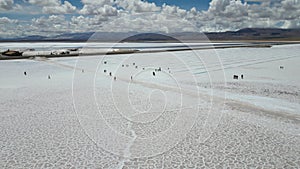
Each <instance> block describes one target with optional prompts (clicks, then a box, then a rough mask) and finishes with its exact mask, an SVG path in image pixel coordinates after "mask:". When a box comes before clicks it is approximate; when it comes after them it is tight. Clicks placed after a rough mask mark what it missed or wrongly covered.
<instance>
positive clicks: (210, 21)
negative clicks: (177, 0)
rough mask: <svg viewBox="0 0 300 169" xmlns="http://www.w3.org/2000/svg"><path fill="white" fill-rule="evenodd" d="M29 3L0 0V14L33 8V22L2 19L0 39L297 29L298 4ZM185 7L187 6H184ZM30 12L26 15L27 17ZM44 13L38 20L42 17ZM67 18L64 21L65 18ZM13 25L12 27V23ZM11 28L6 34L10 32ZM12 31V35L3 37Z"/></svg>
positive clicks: (223, 0)
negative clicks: (200, 7) (201, 6)
mask: <svg viewBox="0 0 300 169" xmlns="http://www.w3.org/2000/svg"><path fill="white" fill-rule="evenodd" d="M71 2H73V1H60V0H47V1H44V0H27V1H24V2H23V3H24V4H25V5H24V4H22V7H23V11H22V8H21V7H20V4H18V3H16V2H14V1H13V0H0V12H1V14H2V16H3V14H4V13H14V12H15V11H16V10H15V9H17V8H18V12H19V13H20V12H21V13H22V12H23V13H26V11H25V10H24V9H28V8H30V7H31V8H33V7H35V8H36V11H37V13H35V14H33V15H32V19H31V20H28V19H27V20H26V19H22V17H20V18H18V19H17V20H15V19H14V20H15V21H14V22H9V21H7V20H11V19H10V18H9V16H8V15H7V16H5V15H4V16H5V18H4V17H2V19H0V21H1V23H2V24H1V25H2V27H1V30H0V31H1V32H0V36H1V37H12V36H26V35H43V36H47V35H55V34H59V33H64V32H65V33H72V32H91V31H102V32H128V31H135V32H186V31H196V32H209V31H228V30H238V29H242V28H247V27H273V28H300V19H299V16H300V1H298V0H281V1H279V0H245V1H241V0H211V2H210V3H209V8H208V9H207V10H197V9H196V8H195V7H194V8H191V9H183V8H181V7H179V6H175V5H167V4H163V5H161V6H158V5H156V4H155V3H153V2H152V3H150V2H147V1H142V0H81V2H80V3H81V4H82V5H81V6H78V5H77V6H76V4H72V3H71ZM187 3H188V2H187ZM27 14H29V12H28V13H27ZM41 15H42V16H41ZM67 15H68V17H66V16H67ZM14 24H15V25H17V26H15V27H13V26H12V25H14ZM8 30H9V31H8ZM6 32H14V34H11V33H6Z"/></svg>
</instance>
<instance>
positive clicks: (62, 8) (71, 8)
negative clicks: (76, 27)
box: [43, 1, 76, 14]
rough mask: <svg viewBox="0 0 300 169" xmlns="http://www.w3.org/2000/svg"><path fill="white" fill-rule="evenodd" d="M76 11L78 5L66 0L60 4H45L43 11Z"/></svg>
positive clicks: (63, 12) (48, 12)
mask: <svg viewBox="0 0 300 169" xmlns="http://www.w3.org/2000/svg"><path fill="white" fill-rule="evenodd" d="M75 11H76V7H75V6H73V5H72V4H71V3H70V2H68V1H64V3H63V4H60V5H59V6H44V7H43V12H44V13H47V14H68V13H73V12H75Z"/></svg>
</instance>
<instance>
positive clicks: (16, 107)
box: [0, 46, 300, 168]
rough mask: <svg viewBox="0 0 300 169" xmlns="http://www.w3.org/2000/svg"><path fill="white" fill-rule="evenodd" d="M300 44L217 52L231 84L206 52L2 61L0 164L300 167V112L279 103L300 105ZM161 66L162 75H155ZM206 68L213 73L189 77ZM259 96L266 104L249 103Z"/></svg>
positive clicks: (19, 166) (14, 166)
mask: <svg viewBox="0 0 300 169" xmlns="http://www.w3.org/2000/svg"><path fill="white" fill-rule="evenodd" d="M291 49H293V50H291ZM257 50H259V51H260V52H254V51H257ZM298 50H299V48H298V47H297V46H296V47H295V46H287V47H276V48H274V49H226V50H217V53H218V54H219V56H220V59H221V60H222V63H223V66H224V70H225V71H224V72H223V75H225V78H226V81H227V82H226V83H225V84H226V85H224V82H220V81H221V80H220V79H221V78H222V73H219V71H218V69H219V66H218V65H219V64H218V62H217V61H216V60H213V59H212V60H209V59H207V60H205V58H204V57H206V56H207V58H209V57H208V56H209V55H210V54H212V53H210V52H209V51H197V52H196V53H197V54H198V55H200V56H201V57H203V58H202V59H203V60H204V61H205V62H201V61H199V60H198V59H195V58H193V57H191V56H192V55H191V53H189V52H173V53H171V54H170V55H168V54H145V55H144V56H139V57H141V59H138V56H131V57H128V56H125V55H118V56H113V57H104V60H106V61H107V62H108V63H107V64H106V65H104V64H103V63H102V61H103V58H102V57H101V56H98V57H89V58H80V59H79V60H77V61H76V58H75V59H74V58H61V59H60V58H58V59H52V60H50V61H51V62H49V61H23V60H22V61H21V60H20V61H8V62H7V61H1V62H0V65H1V66H0V70H1V73H0V79H1V84H0V90H1V96H0V128H1V130H0V168H72V167H75V168H84V167H87V168H225V167H226V168H227V167H229V168H251V167H253V168H255V167H262V168H299V167H300V162H299V161H300V159H299V158H300V135H299V134H300V125H299V119H298V116H297V114H292V115H291V114H289V113H288V112H285V111H284V109H283V110H280V111H279V112H278V111H276V108H275V106H279V107H283V108H288V105H286V104H285V103H286V102H287V103H289V104H293V105H299V104H300V101H299V97H297V95H298V93H299V90H300V87H299V85H298V84H299V83H298V82H299V78H297V77H296V76H294V75H292V73H293V72H295V70H298V69H299V68H298V67H297V65H298V63H299V59H298V57H296V56H297V55H296V54H297V52H299V51H298ZM287 51H288V52H287ZM172 56H173V57H176V58H178V60H179V59H185V61H186V62H185V63H188V64H182V62H179V61H180V60H179V61H178V60H177V61H176V60H170V57H172ZM289 56H295V57H293V58H289V59H284V58H286V57H289ZM124 57H125V58H127V57H128V59H123V58H124ZM162 57H164V58H162ZM278 58H279V59H280V58H283V59H284V60H274V59H278ZM203 60H202V61H203ZM271 60H273V61H272V62H271ZM133 61H135V62H136V64H137V65H138V66H139V67H138V69H136V68H135V67H134V66H133V65H132V62H133ZM76 63H77V67H76V68H77V69H74V68H73V67H74V66H75V64H76ZM122 63H123V64H125V65H126V64H131V65H130V66H129V67H128V68H126V67H122ZM204 63H205V64H204ZM282 64H284V66H285V69H284V70H279V65H282ZM159 66H161V67H162V68H163V69H164V70H165V71H166V72H165V73H163V72H157V75H156V76H155V77H153V76H152V74H151V73H152V71H153V68H156V67H159ZM143 67H145V68H149V69H146V70H144V71H143V69H142V68H143ZM168 67H170V69H171V71H172V73H171V75H169V74H168V72H167V68H168ZM201 67H202V68H204V67H206V70H210V71H211V72H210V74H209V75H208V74H207V73H203V74H198V75H195V76H192V75H194V74H197V72H198V69H199V68H201ZM82 69H84V70H85V71H84V72H81V70H82ZM103 69H107V70H108V71H112V72H113V75H116V76H117V80H116V81H114V80H113V78H112V77H109V76H108V73H104V72H103ZM24 70H26V71H27V72H28V75H27V76H26V77H25V76H24V75H23V71H24ZM187 70H189V71H187ZM139 71H140V72H142V73H137V74H136V72H139ZM95 72H96V73H95ZM186 72H189V73H186ZM190 72H192V73H190ZM214 72H215V73H214ZM224 73H225V74H224ZM241 73H243V74H245V79H243V80H241V79H239V80H233V79H232V75H233V74H241ZM48 74H50V75H51V77H52V78H51V79H50V80H49V79H47V75H48ZM130 75H134V79H133V81H131V80H130ZM208 77H211V79H208ZM264 77H269V78H264ZM193 78H195V79H196V81H194V80H191V79H193ZM174 79H175V80H174ZM210 81H212V83H210ZM195 84H197V85H195ZM178 85H179V86H180V87H181V88H180V89H181V90H177V88H176V86H178ZM196 86H198V87H199V88H200V89H199V94H197V92H195V90H197V87H196ZM222 91H223V93H222ZM224 93H225V94H224ZM226 93H228V94H227V96H228V97H226ZM223 95H224V96H223ZM239 96H240V97H239ZM247 96H250V97H247ZM261 97H263V98H266V99H267V100H268V101H265V102H260V101H258V100H257V99H254V101H256V102H258V103H260V104H262V105H265V106H257V105H256V104H254V103H252V102H251V99H252V98H259V99H260V98H261ZM249 98H251V99H250V100H248V99H249ZM272 99H276V100H283V101H282V102H280V101H278V102H276V103H275V102H273V101H272ZM181 104H182V105H181ZM272 104H274V106H273V107H272ZM296 111H297V108H296ZM299 111H300V110H298V112H299ZM208 113H209V114H208ZM195 114H196V115H197V116H196V118H194V116H193V115H195ZM176 117H181V118H179V119H177V118H176ZM181 119H184V120H187V122H190V123H192V124H193V125H191V126H186V127H187V128H188V129H189V130H184V129H185V128H184V127H185V125H184V124H185V123H183V122H184V121H180V120H181ZM205 122H210V123H208V124H207V123H205ZM190 123H187V124H190ZM106 125H107V126H109V127H111V128H105V127H106ZM172 127H174V129H177V130H174V131H177V132H176V133H175V132H174V133H172V131H173V130H170V128H172ZM176 127H180V128H176ZM108 129H113V131H114V132H115V133H118V135H113V134H114V133H105V132H108V131H111V130H108ZM161 133H164V134H165V135H162V136H165V137H163V138H164V140H163V139H162V138H161V137H159V135H158V134H161ZM109 136H110V137H109ZM143 138H145V139H149V140H146V141H145V140H142V139H143ZM122 139H123V140H122ZM168 139H169V140H168ZM105 141H109V142H106V144H104V143H105ZM144 141H145V142H146V143H149V145H146V146H145V145H144V144H143V145H142V144H141V143H145V142H144ZM150 143H152V145H151V144H150Z"/></svg>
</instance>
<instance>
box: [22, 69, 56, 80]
mask: <svg viewBox="0 0 300 169" xmlns="http://www.w3.org/2000/svg"><path fill="white" fill-rule="evenodd" d="M23 74H24V76H27V72H26V71H24V72H23ZM48 79H51V76H50V75H48Z"/></svg>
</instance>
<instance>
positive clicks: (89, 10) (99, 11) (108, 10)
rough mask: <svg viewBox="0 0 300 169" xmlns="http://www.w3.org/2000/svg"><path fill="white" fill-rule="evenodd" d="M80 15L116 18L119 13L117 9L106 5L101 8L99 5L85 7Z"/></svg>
mask: <svg viewBox="0 0 300 169" xmlns="http://www.w3.org/2000/svg"><path fill="white" fill-rule="evenodd" d="M79 13H80V14H82V15H102V16H116V15H117V14H118V11H117V9H116V8H115V7H112V6H110V5H106V4H105V5H103V6H101V7H99V6H97V5H84V7H83V8H82V9H81V10H80V11H79Z"/></svg>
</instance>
